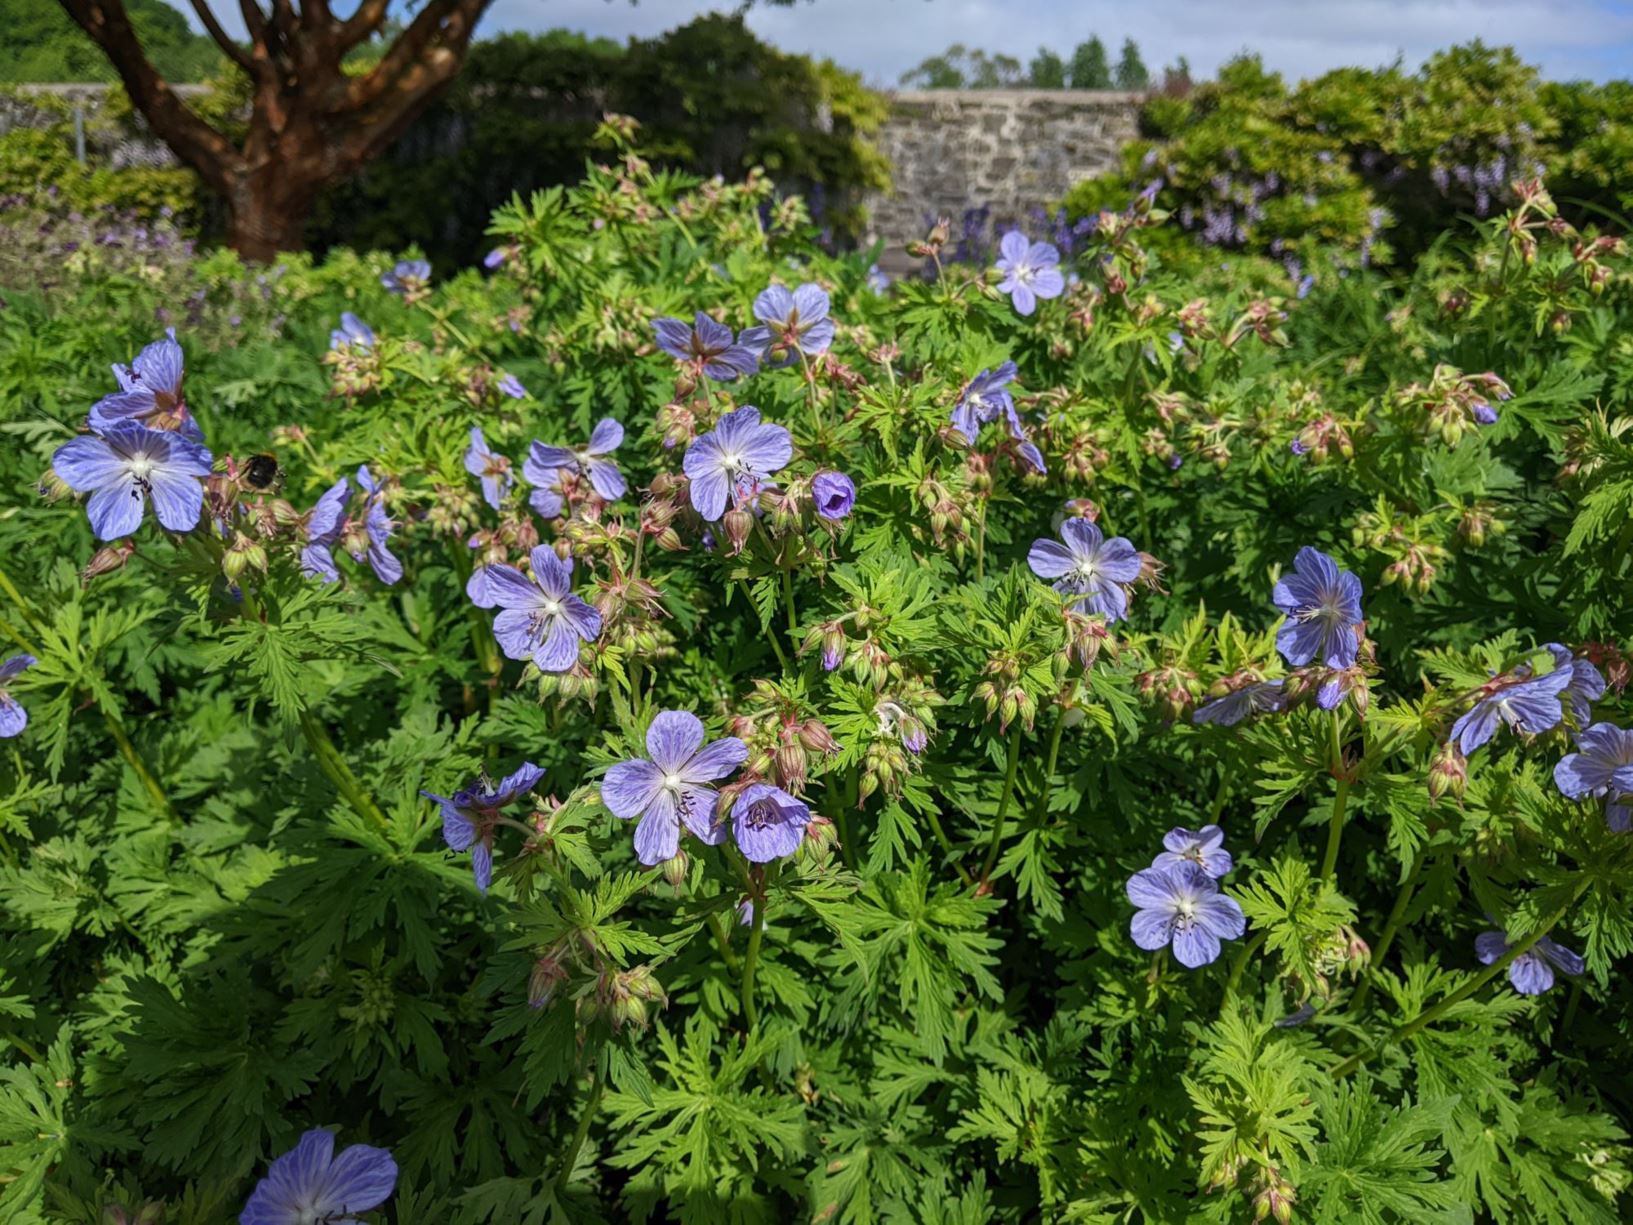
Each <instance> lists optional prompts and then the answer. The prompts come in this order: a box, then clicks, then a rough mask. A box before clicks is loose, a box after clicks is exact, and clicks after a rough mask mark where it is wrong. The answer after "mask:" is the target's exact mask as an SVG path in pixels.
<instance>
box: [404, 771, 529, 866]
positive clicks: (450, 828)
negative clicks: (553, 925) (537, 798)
mask: <svg viewBox="0 0 1633 1225" xmlns="http://www.w3.org/2000/svg"><path fill="white" fill-rule="evenodd" d="M543 777H544V771H543V770H541V769H540V768H539V767H538V766H536V765H534V764H533V763H532V762H530V761H524V762H523V763H522V764H521V766H520V767H518V769H517V770H516V772H515V773H514V774H510V775H507V776H506V777H505V778H503V779H501V780H500V781H499V782H498V783H497V784H495V783H493V782H491V781H489V779H488V778H487V776H486V775H484V776H482V777H481V778H479V779H477V780H476V781H475V782H474V783H472V784H471V785H470V786H469V787H466V788H465V789H464V790H463V791H456V792H454V793H453V795H451V796H447V795H437V794H435V793H433V792H430V791H422V792H420V794H421V795H422V796H424V797H425V798H426V799H428V800H430V801H431V802H432V803H433V804H436V805H438V806H439V807H440V808H441V809H442V840H443V841H444V842H446V843H447V844H448V848H449V849H450V850H454V851H470V853H471V872H472V874H473V875H474V876H475V878H476V887H477V888H478V889H479V890H481V891H482V892H483V893H486V892H487V891H488V886H489V885H491V884H492V883H493V835H494V831H495V830H496V829H497V828H498V825H499V819H500V816H501V814H502V813H503V811H504V810H505V809H506V808H509V807H510V806H511V805H512V804H514V803H515V802H516V801H517V800H519V799H521V798H522V796H524V795H526V794H527V793H528V792H529V791H531V790H533V788H534V787H536V786H538V783H539V780H540V779H541V778H543Z"/></svg>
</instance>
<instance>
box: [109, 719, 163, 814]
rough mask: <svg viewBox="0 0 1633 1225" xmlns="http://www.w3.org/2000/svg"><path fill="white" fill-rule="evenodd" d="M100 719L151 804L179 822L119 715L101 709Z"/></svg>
mask: <svg viewBox="0 0 1633 1225" xmlns="http://www.w3.org/2000/svg"><path fill="white" fill-rule="evenodd" d="M102 721H103V722H104V723H106V724H107V725H108V735H110V736H112V737H113V742H114V744H116V745H118V746H119V756H121V757H123V758H124V759H125V764H126V765H127V766H129V767H130V768H131V770H132V771H133V772H134V773H135V775H136V778H137V780H138V781H139V782H140V783H141V784H142V790H143V791H146V792H147V795H148V798H149V799H150V800H152V801H153V806H154V807H155V808H157V809H158V810H159V811H160V812H161V813H163V814H164V815H165V816H166V817H167V818H168V819H169V820H170V821H172V822H180V820H181V818H180V817H178V816H177V815H176V810H175V809H174V808H173V807H171V804H170V797H169V796H168V795H166V794H165V790H164V788H163V787H161V786H159V780H158V779H156V778H154V777H153V775H152V774H151V773H150V772H149V771H148V768H147V766H146V765H145V764H144V763H143V761H142V759H141V757H140V756H139V755H138V754H137V752H136V746H135V745H134V744H132V743H131V742H130V736H129V735H128V734H127V733H126V732H125V725H124V724H123V723H121V722H120V721H119V716H118V715H116V714H114V713H113V712H112V711H110V710H106V709H104V710H103V711H102Z"/></svg>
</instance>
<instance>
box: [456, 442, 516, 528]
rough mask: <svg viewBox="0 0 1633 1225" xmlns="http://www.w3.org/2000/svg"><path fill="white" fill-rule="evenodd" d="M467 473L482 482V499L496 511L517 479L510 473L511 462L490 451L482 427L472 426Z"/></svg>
mask: <svg viewBox="0 0 1633 1225" xmlns="http://www.w3.org/2000/svg"><path fill="white" fill-rule="evenodd" d="M465 471H466V472H469V473H470V474H471V475H472V476H474V477H479V478H480V479H481V481H482V497H483V500H485V501H486V502H487V504H488V505H489V506H491V507H493V509H494V510H499V509H500V508H501V507H502V506H503V505H504V501H505V495H506V494H508V493H509V492H510V488H511V486H512V485H514V484H515V483H516V478H515V477H513V476H512V475H511V473H510V460H509V459H508V458H506V457H505V456H503V455H500V454H498V453H497V452H495V451H490V450H489V449H488V440H487V439H486V438H484V437H483V436H482V427H481V426H479V425H473V426H471V445H470V446H469V447H467V448H466V449H465Z"/></svg>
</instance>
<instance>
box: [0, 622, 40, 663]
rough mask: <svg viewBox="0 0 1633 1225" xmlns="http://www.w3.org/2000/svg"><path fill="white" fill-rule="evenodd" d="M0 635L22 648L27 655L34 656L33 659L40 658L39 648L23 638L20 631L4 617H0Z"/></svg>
mask: <svg viewBox="0 0 1633 1225" xmlns="http://www.w3.org/2000/svg"><path fill="white" fill-rule="evenodd" d="M0 634H4V635H5V636H6V637H7V638H10V639H11V640H12V641H13V642H15V643H16V644H17V645H18V646H20V647H22V648H23V650H24V651H26V652H27V653H28V654H30V655H32V656H34V658H35V659H38V658H39V657H40V648H39V647H37V646H35V645H34V644H33V643H31V642H30V641H29V640H28V639H27V638H25V637H24V636H23V634H22V631H20V630H19V629H18V628H17V627H16V626H15V625H13V624H12V623H11V622H10V621H7V620H6V619H5V618H4V617H0Z"/></svg>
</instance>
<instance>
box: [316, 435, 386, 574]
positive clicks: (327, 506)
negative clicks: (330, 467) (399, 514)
mask: <svg viewBox="0 0 1633 1225" xmlns="http://www.w3.org/2000/svg"><path fill="white" fill-rule="evenodd" d="M357 483H358V484H359V485H361V486H362V487H363V503H362V505H361V506H359V507H358V508H357V509H356V511H355V512H354V513H347V507H348V504H349V503H350V501H351V497H352V494H351V486H350V485H348V484H347V482H346V478H345V477H341V478H340V479H339V480H338V481H336V482H335V483H334V484H333V485H331V486H330V487H329V491H328V492H327V493H325V494H324V495H323V496H322V497H321V498H319V499H318V504H317V505H316V506H314V507H313V508H312V509H311V511H310V512H308V513H307V516H306V540H307V544H306V547H305V548H304V549H302V550H301V569H302V570H303V571H304V572H305V573H306V574H308V575H310V576H311V577H313V578H321V579H322V580H323V581H324V582H326V583H338V582H339V581H340V568H339V567H338V566H337V565H335V556H334V549H335V546H336V545H339V546H340V547H342V548H344V549H345V550H346V552H348V553H350V554H351V556H352V560H353V561H357V562H361V561H363V560H364V559H367V561H368V563H369V567H370V568H371V569H372V570H373V571H374V573H375V577H377V578H378V579H379V580H380V581H381V582H382V583H386V584H388V585H389V584H391V583H395V582H397V581H398V580H399V579H401V578H402V577H403V563H402V562H400V561H398V560H397V557H396V555H395V554H394V553H392V551H391V548H390V546H389V545H388V544H387V542H388V541H389V540H390V539H391V534H392V532H393V531H394V530H395V529H396V524H394V523H393V522H392V520H391V516H390V515H388V514H387V513H386V508H385V506H384V505H383V504H382V503H381V500H380V490H379V488H378V486H377V485H376V484H375V480H374V476H373V474H372V473H370V472H369V469H368V465H367V464H364V465H362V466H361V467H359V468H358V469H357Z"/></svg>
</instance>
